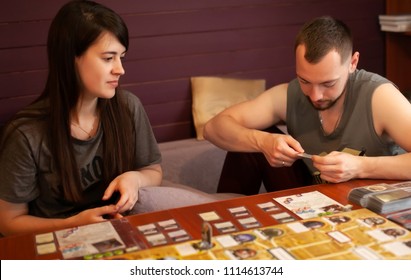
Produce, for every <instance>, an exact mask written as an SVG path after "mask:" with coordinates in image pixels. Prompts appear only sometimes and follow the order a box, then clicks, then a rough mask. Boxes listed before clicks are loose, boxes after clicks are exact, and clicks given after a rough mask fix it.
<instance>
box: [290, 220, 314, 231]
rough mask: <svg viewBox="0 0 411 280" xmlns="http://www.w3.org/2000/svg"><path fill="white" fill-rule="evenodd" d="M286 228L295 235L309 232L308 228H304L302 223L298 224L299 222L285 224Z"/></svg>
mask: <svg viewBox="0 0 411 280" xmlns="http://www.w3.org/2000/svg"><path fill="white" fill-rule="evenodd" d="M287 226H288V227H289V228H290V229H292V230H293V231H294V232H297V233H299V232H306V231H309V230H310V229H309V228H308V227H306V226H304V225H303V224H302V223H299V222H295V223H289V224H287Z"/></svg>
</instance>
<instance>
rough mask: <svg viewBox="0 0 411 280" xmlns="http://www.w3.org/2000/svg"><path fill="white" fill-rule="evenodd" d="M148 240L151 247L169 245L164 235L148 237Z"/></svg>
mask: <svg viewBox="0 0 411 280" xmlns="http://www.w3.org/2000/svg"><path fill="white" fill-rule="evenodd" d="M146 239H147V241H148V242H149V243H150V244H151V246H159V245H164V244H167V243H168V242H167V239H166V237H165V236H164V234H162V233H158V234H152V235H146Z"/></svg>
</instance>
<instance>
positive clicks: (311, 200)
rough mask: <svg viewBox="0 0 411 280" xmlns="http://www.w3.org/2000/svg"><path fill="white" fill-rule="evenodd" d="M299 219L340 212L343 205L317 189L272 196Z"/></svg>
mask: <svg viewBox="0 0 411 280" xmlns="http://www.w3.org/2000/svg"><path fill="white" fill-rule="evenodd" d="M274 200H275V201H277V202H278V203H280V204H281V205H283V206H284V207H286V208H287V209H288V210H290V211H292V212H293V213H295V214H296V215H298V216H299V217H300V218H301V219H309V218H314V217H318V216H320V215H321V214H333V213H338V212H342V211H343V210H344V206H343V205H341V204H340V203H338V202H337V201H335V200H333V199H331V198H330V197H328V196H326V195H324V194H322V193H321V192H319V191H312V192H307V193H301V194H296V195H288V196H283V197H278V198H274Z"/></svg>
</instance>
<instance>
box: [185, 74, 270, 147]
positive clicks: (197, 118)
mask: <svg viewBox="0 0 411 280" xmlns="http://www.w3.org/2000/svg"><path fill="white" fill-rule="evenodd" d="M264 90H265V80H263V79H258V80H251V79H233V78H222V77H192V78H191V92H192V95H193V107H192V110H193V119H194V126H195V129H196V134H197V139H198V140H203V139H204V136H203V128H204V125H205V123H206V122H207V121H208V120H210V119H211V118H212V117H214V116H215V115H217V114H218V113H220V112H221V111H223V110H224V109H226V108H228V107H230V106H231V105H234V104H237V103H240V102H243V101H246V100H250V99H253V98H255V97H256V96H257V95H259V94H260V93H262V92H263V91H264Z"/></svg>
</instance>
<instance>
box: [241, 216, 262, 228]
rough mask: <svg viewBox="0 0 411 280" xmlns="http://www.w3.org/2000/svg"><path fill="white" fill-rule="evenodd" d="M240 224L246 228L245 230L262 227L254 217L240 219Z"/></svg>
mask: <svg viewBox="0 0 411 280" xmlns="http://www.w3.org/2000/svg"><path fill="white" fill-rule="evenodd" d="M238 222H239V223H240V224H241V225H242V226H243V227H244V228H255V227H259V226H261V224H260V223H259V222H258V221H257V220H256V218H254V217H248V218H244V219H238Z"/></svg>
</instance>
